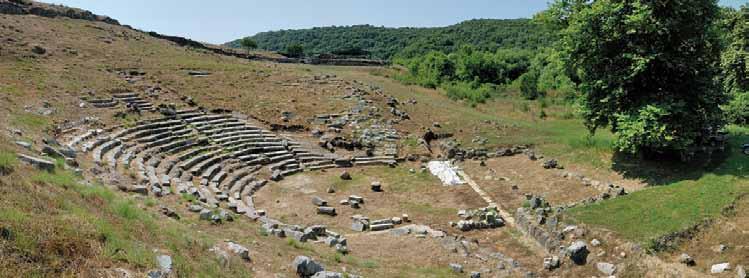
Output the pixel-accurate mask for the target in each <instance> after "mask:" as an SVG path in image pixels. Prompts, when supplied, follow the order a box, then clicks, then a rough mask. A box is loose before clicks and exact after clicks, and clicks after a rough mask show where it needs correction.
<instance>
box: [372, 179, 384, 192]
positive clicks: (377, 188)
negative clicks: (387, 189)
mask: <svg viewBox="0 0 749 278" xmlns="http://www.w3.org/2000/svg"><path fill="white" fill-rule="evenodd" d="M371 189H372V191H374V192H382V183H380V182H379V181H376V182H372V184H371Z"/></svg>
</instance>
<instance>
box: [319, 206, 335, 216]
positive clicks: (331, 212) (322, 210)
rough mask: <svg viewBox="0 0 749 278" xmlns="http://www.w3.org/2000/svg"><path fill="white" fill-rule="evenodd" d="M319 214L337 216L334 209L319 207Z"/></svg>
mask: <svg viewBox="0 0 749 278" xmlns="http://www.w3.org/2000/svg"><path fill="white" fill-rule="evenodd" d="M317 214H325V215H330V216H336V212H335V208H334V207H317Z"/></svg>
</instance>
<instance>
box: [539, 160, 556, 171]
mask: <svg viewBox="0 0 749 278" xmlns="http://www.w3.org/2000/svg"><path fill="white" fill-rule="evenodd" d="M542 166H543V167H544V169H561V166H560V165H559V162H557V160H556V159H548V160H546V161H544V164H543V165H542Z"/></svg>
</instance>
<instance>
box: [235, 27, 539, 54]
mask: <svg viewBox="0 0 749 278" xmlns="http://www.w3.org/2000/svg"><path fill="white" fill-rule="evenodd" d="M251 38H252V39H253V40H254V41H255V42H257V45H258V48H260V49H265V50H271V51H284V50H285V49H286V47H287V46H289V45H293V44H301V45H303V46H304V51H305V54H307V55H312V54H321V53H343V54H363V55H364V56H367V57H369V58H374V59H391V58H393V57H394V56H396V55H397V56H399V57H406V58H409V57H412V56H416V55H421V54H424V53H425V52H426V51H428V50H440V51H443V52H453V51H454V50H455V49H457V48H458V47H459V46H460V45H464V44H470V45H473V46H474V47H476V48H478V49H480V50H489V51H494V50H496V49H498V48H521V49H535V48H537V47H539V46H544V45H547V44H548V43H549V42H550V41H552V39H553V38H551V37H550V36H549V35H548V33H547V32H545V31H544V30H543V29H542V28H541V27H539V26H538V25H536V24H535V23H533V22H532V21H531V20H530V19H476V20H469V21H464V22H462V23H459V24H456V25H451V26H447V27H434V28H409V27H404V28H388V27H376V26H372V25H354V26H332V27H316V28H312V29H303V30H281V31H272V32H264V33H259V34H257V35H255V36H253V37H251ZM227 45H228V46H232V47H239V41H238V40H235V41H232V42H229V43H227Z"/></svg>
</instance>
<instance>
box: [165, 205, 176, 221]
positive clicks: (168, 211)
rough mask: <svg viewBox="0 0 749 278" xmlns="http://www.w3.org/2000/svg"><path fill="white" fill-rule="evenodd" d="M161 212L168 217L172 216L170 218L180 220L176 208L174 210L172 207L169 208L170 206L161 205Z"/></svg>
mask: <svg viewBox="0 0 749 278" xmlns="http://www.w3.org/2000/svg"><path fill="white" fill-rule="evenodd" d="M161 214H163V215H166V216H167V217H170V218H174V219H177V220H179V215H178V214H177V212H176V211H174V210H173V209H171V208H168V207H165V206H162V207H161Z"/></svg>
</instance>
